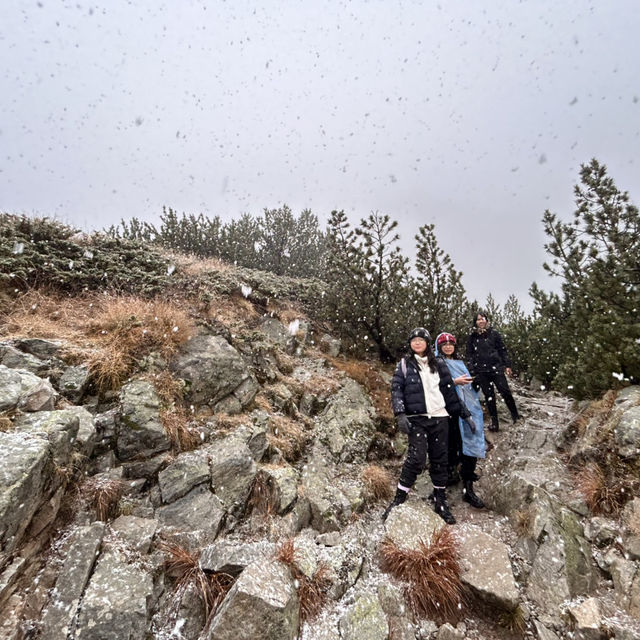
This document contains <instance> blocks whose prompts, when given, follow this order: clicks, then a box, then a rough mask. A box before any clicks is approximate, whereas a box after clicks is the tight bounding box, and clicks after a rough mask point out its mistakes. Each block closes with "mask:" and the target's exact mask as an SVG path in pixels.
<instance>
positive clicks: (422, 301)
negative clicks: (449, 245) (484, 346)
mask: <svg viewBox="0 0 640 640" xmlns="http://www.w3.org/2000/svg"><path fill="white" fill-rule="evenodd" d="M415 238H416V250H417V252H416V271H417V273H418V275H417V278H416V281H415V284H414V295H413V299H414V302H415V307H414V308H415V311H416V313H417V317H416V319H415V321H414V324H416V325H419V326H423V327H426V328H427V329H428V330H429V331H430V332H431V333H432V334H433V335H434V336H435V335H436V334H437V333H439V332H441V331H449V332H454V333H457V334H458V335H466V331H467V322H466V320H467V319H466V318H465V311H466V310H467V309H468V302H467V298H466V292H465V289H464V286H463V285H462V272H461V271H457V270H456V269H455V267H454V266H453V262H452V261H451V258H450V257H449V254H446V253H445V252H444V250H443V249H441V248H440V246H439V245H438V241H437V239H436V235H435V225H433V224H427V225H424V226H422V227H420V229H419V231H418V234H417V235H416V237H415Z"/></svg>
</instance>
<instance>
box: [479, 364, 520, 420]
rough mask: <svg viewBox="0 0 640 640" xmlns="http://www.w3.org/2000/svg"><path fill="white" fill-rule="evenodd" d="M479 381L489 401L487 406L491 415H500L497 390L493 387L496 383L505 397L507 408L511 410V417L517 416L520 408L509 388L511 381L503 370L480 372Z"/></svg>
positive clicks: (494, 416) (493, 416)
mask: <svg viewBox="0 0 640 640" xmlns="http://www.w3.org/2000/svg"><path fill="white" fill-rule="evenodd" d="M478 383H479V384H480V388H481V389H482V393H483V394H484V398H485V400H486V401H487V408H488V409H489V415H490V416H491V417H492V418H497V417H498V408H497V407H496V392H495V389H494V388H493V385H494V384H495V386H496V389H497V390H498V392H499V393H500V395H501V396H502V397H503V399H504V402H505V404H506V405H507V408H508V409H509V411H510V412H511V417H512V418H515V417H516V416H517V415H518V409H517V407H516V401H515V400H514V399H513V396H512V395H511V389H509V383H508V382H507V377H506V376H505V375H504V373H502V372H501V371H500V372H498V371H485V372H484V373H479V374H478Z"/></svg>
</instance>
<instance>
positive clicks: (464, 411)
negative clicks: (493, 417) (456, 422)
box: [460, 405, 471, 420]
mask: <svg viewBox="0 0 640 640" xmlns="http://www.w3.org/2000/svg"><path fill="white" fill-rule="evenodd" d="M460 417H461V418H462V419H463V420H468V419H469V418H470V417H471V413H470V412H469V409H467V407H465V406H464V405H462V410H461V411H460Z"/></svg>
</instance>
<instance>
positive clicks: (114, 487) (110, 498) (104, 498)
mask: <svg viewBox="0 0 640 640" xmlns="http://www.w3.org/2000/svg"><path fill="white" fill-rule="evenodd" d="M124 489H125V483H124V482H122V480H117V479H114V478H106V477H104V476H92V477H91V478H88V479H87V480H85V482H84V483H83V485H82V487H81V489H80V495H83V496H85V498H86V500H87V501H88V502H89V504H90V505H91V506H92V507H93V508H94V509H95V512H96V516H97V518H98V520H102V521H103V522H106V521H107V520H110V519H111V518H114V517H115V516H116V515H117V510H118V502H119V501H120V498H121V497H122V494H123V492H124Z"/></svg>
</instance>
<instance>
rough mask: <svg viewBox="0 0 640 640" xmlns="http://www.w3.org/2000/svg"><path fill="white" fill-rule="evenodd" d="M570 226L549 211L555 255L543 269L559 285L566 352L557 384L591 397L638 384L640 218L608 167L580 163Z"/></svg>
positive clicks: (551, 251)
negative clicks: (624, 384) (623, 384)
mask: <svg viewBox="0 0 640 640" xmlns="http://www.w3.org/2000/svg"><path fill="white" fill-rule="evenodd" d="M580 179H581V184H579V185H577V186H576V187H575V196H576V207H577V208H576V211H575V213H574V219H573V221H572V222H570V223H564V222H562V221H560V220H559V219H558V218H557V217H556V216H555V215H554V214H552V213H551V212H549V211H546V212H545V214H544V218H543V222H544V229H545V233H546V234H547V236H549V238H550V240H549V242H548V243H547V244H546V245H545V249H546V250H547V252H548V253H549V254H550V256H551V257H552V261H551V264H545V265H544V266H545V269H547V271H548V272H549V273H551V274H552V275H555V276H557V277H559V278H561V280H562V298H563V299H562V305H563V307H564V309H565V310H566V312H567V314H568V318H567V320H568V322H566V324H565V325H563V327H562V330H563V337H564V339H565V343H566V346H565V350H564V353H563V357H562V361H561V364H560V365H559V369H558V374H557V376H556V379H555V383H556V385H557V386H559V387H560V388H565V387H566V388H568V387H572V390H573V393H574V395H576V396H577V397H592V396H595V395H597V394H599V393H601V392H603V391H605V390H607V389H609V388H611V387H612V386H613V384H614V383H615V382H616V380H624V381H627V382H631V383H634V384H637V383H638V381H639V380H640V356H639V351H640V350H639V349H638V340H639V339H640V324H639V323H638V309H639V308H640V270H639V269H638V256H639V255H640V214H639V212H638V208H637V207H636V206H634V205H633V204H631V203H630V202H629V196H628V194H627V193H626V192H621V191H620V190H619V189H618V188H617V187H616V185H615V183H614V181H613V179H612V178H610V177H609V176H608V175H607V169H606V167H605V166H604V165H600V164H599V163H598V162H597V161H596V160H595V159H594V160H592V161H591V162H590V163H589V164H587V165H583V166H582V168H581V171H580Z"/></svg>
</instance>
